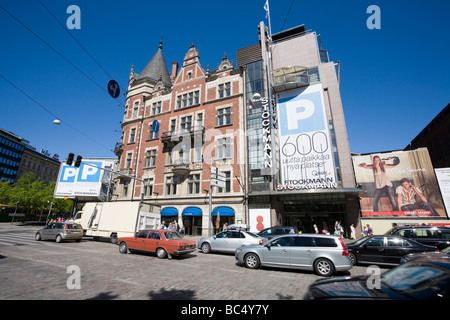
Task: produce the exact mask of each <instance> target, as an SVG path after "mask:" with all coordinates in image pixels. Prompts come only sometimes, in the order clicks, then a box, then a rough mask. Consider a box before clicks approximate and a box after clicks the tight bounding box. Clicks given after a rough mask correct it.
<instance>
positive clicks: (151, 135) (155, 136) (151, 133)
mask: <svg viewBox="0 0 450 320" xmlns="http://www.w3.org/2000/svg"><path fill="white" fill-rule="evenodd" d="M148 139H149V140H154V139H158V132H155V131H153V126H152V125H150V128H149V130H148Z"/></svg>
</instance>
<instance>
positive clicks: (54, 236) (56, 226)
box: [34, 222, 83, 243]
mask: <svg viewBox="0 0 450 320" xmlns="http://www.w3.org/2000/svg"><path fill="white" fill-rule="evenodd" d="M34 238H35V240H36V241H40V240H55V241H56V242H58V243H59V242H62V241H63V240H75V241H77V242H80V241H81V238H83V227H82V226H81V225H80V224H78V223H74V222H55V223H52V224H50V225H48V226H47V227H45V228H44V229H40V230H38V231H37V232H36V235H35V237H34Z"/></svg>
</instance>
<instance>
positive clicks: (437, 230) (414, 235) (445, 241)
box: [386, 226, 450, 250]
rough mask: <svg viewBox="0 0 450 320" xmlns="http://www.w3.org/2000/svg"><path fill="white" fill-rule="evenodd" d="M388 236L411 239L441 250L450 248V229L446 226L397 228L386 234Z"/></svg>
mask: <svg viewBox="0 0 450 320" xmlns="http://www.w3.org/2000/svg"><path fill="white" fill-rule="evenodd" d="M386 234H388V235H398V236H400V237H404V238H410V239H413V240H415V241H417V242H420V243H423V244H426V245H429V246H435V247H437V248H438V249H439V250H442V249H444V248H446V247H448V246H450V227H444V226H407V227H395V228H392V229H391V230H389V231H388V232H386Z"/></svg>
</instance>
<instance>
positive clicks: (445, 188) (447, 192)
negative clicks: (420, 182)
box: [434, 168, 450, 215]
mask: <svg viewBox="0 0 450 320" xmlns="http://www.w3.org/2000/svg"><path fill="white" fill-rule="evenodd" d="M434 172H435V173H436V178H437V180H438V183H439V188H440V189H441V194H442V197H443V198H444V199H443V200H444V206H445V210H446V211H447V215H448V212H449V211H450V168H439V169H434Z"/></svg>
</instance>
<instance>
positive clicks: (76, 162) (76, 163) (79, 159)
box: [74, 156, 83, 168]
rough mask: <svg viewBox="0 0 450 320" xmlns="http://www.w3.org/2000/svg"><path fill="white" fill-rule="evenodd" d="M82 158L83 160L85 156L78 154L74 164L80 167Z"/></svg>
mask: <svg viewBox="0 0 450 320" xmlns="http://www.w3.org/2000/svg"><path fill="white" fill-rule="evenodd" d="M81 160H83V157H82V156H77V160H75V164H74V166H75V167H76V168H79V167H80V164H81Z"/></svg>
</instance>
